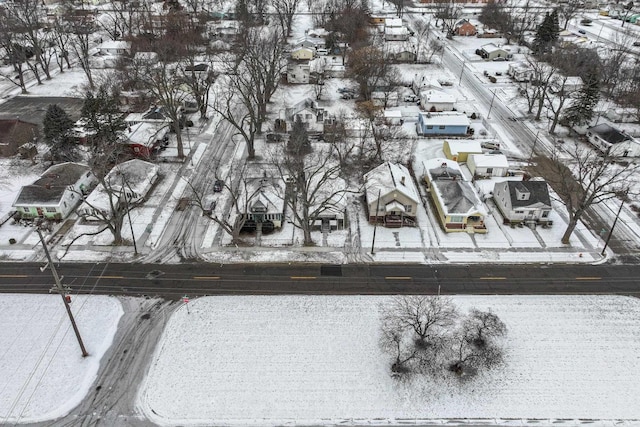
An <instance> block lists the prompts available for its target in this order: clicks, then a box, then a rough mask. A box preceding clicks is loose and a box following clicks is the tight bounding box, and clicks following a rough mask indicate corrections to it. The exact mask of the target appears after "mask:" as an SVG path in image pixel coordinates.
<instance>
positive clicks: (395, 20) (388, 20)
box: [384, 18, 403, 28]
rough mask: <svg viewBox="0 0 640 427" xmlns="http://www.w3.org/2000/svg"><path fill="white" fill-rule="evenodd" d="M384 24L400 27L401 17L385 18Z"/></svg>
mask: <svg viewBox="0 0 640 427" xmlns="http://www.w3.org/2000/svg"><path fill="white" fill-rule="evenodd" d="M384 26H385V27H387V28H389V27H402V26H403V24H402V19H400V18H385V20H384Z"/></svg>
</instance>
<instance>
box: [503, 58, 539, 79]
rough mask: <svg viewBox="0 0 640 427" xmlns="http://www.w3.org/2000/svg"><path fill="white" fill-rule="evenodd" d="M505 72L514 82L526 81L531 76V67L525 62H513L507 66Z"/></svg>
mask: <svg viewBox="0 0 640 427" xmlns="http://www.w3.org/2000/svg"><path fill="white" fill-rule="evenodd" d="M507 74H508V75H510V76H511V78H513V80H515V81H516V82H528V81H530V80H531V77H533V68H532V67H531V66H530V65H529V64H527V63H526V62H522V61H520V62H513V63H510V64H509V66H508V67H507Z"/></svg>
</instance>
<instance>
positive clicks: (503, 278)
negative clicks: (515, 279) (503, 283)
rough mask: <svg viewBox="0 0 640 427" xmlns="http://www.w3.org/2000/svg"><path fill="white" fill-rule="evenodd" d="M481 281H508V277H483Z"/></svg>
mask: <svg viewBox="0 0 640 427" xmlns="http://www.w3.org/2000/svg"><path fill="white" fill-rule="evenodd" d="M480 280H507V278H506V277H501V276H496V277H481V278H480Z"/></svg>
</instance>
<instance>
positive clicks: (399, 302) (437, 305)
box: [383, 295, 458, 348]
mask: <svg viewBox="0 0 640 427" xmlns="http://www.w3.org/2000/svg"><path fill="white" fill-rule="evenodd" d="M383 319H384V320H385V322H387V323H388V324H389V325H393V326H394V327H395V328H397V329H398V330H401V331H409V332H411V333H412V334H413V339H414V341H415V343H416V345H417V346H418V347H419V348H426V347H429V345H431V344H432V343H433V342H435V341H436V340H437V339H439V337H441V336H442V335H443V334H445V332H446V331H447V329H448V328H450V327H452V326H453V325H455V322H456V320H457V319H458V311H457V309H456V307H455V306H454V305H453V302H452V301H451V299H450V298H446V297H440V296H424V295H418V296H401V297H396V298H394V299H393V300H392V301H391V303H390V304H389V305H388V306H385V307H383Z"/></svg>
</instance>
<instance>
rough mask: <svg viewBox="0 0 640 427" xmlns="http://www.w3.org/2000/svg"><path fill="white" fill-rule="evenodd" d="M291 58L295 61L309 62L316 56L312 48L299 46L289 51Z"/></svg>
mask: <svg viewBox="0 0 640 427" xmlns="http://www.w3.org/2000/svg"><path fill="white" fill-rule="evenodd" d="M290 56H291V58H292V59H296V60H307V61H308V60H310V59H313V57H314V56H316V49H315V48H314V47H304V46H300V47H297V48H295V49H293V50H292V51H291V55H290Z"/></svg>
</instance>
